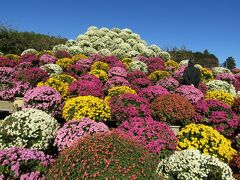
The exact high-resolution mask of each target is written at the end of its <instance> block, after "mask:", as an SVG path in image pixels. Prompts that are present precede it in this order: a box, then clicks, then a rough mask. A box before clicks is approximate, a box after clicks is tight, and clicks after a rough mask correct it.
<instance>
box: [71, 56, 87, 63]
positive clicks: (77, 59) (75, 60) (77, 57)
mask: <svg viewBox="0 0 240 180" xmlns="http://www.w3.org/2000/svg"><path fill="white" fill-rule="evenodd" d="M87 58H88V57H87V56H85V55H84V54H77V55H75V56H73V57H72V60H73V62H74V63H76V62H77V61H79V60H80V59H87Z"/></svg>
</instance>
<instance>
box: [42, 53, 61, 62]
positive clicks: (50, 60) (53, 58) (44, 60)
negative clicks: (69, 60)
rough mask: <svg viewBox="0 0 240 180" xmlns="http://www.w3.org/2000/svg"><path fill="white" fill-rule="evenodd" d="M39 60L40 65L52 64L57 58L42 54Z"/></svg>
mask: <svg viewBox="0 0 240 180" xmlns="http://www.w3.org/2000/svg"><path fill="white" fill-rule="evenodd" d="M39 60H40V63H41V64H54V63H55V62H56V61H57V58H56V57H54V56H52V55H49V54H43V55H42V56H41V57H40V58H39Z"/></svg>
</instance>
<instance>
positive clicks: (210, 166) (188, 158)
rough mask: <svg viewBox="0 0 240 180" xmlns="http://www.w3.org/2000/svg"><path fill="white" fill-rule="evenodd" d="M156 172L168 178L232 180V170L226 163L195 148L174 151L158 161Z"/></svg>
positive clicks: (172, 179)
mask: <svg viewBox="0 0 240 180" xmlns="http://www.w3.org/2000/svg"><path fill="white" fill-rule="evenodd" d="M157 173H158V174H161V175H163V176H165V177H166V178H167V179H170V180H199V179H203V178H207V177H208V178H210V179H211V178H214V179H219V180H234V178H233V176H232V170H231V168H230V167H229V166H228V165H227V164H226V163H224V162H222V161H220V160H219V159H218V158H215V157H212V156H206V155H204V154H201V153H200V151H198V150H195V149H187V150H183V151H176V152H175V153H174V154H173V155H171V156H170V157H169V158H167V159H164V160H162V161H161V162H160V163H159V165H158V168H157ZM208 178H207V179H208Z"/></svg>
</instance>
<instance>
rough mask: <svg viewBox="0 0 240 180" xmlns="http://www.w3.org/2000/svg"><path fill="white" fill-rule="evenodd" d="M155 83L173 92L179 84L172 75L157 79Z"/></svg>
mask: <svg viewBox="0 0 240 180" xmlns="http://www.w3.org/2000/svg"><path fill="white" fill-rule="evenodd" d="M156 85H160V86H162V87H164V88H166V89H167V90H169V91H170V92H173V91H174V90H175V89H176V88H177V87H178V86H179V82H178V80H176V79H175V78H173V77H166V78H163V79H161V80H159V81H157V82H156Z"/></svg>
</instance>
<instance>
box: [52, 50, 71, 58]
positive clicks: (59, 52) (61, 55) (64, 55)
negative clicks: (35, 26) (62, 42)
mask: <svg viewBox="0 0 240 180" xmlns="http://www.w3.org/2000/svg"><path fill="white" fill-rule="evenodd" d="M54 56H55V57H56V58H58V59H62V58H72V56H71V55H70V54H69V53H68V52H67V51H65V50H57V51H54Z"/></svg>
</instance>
